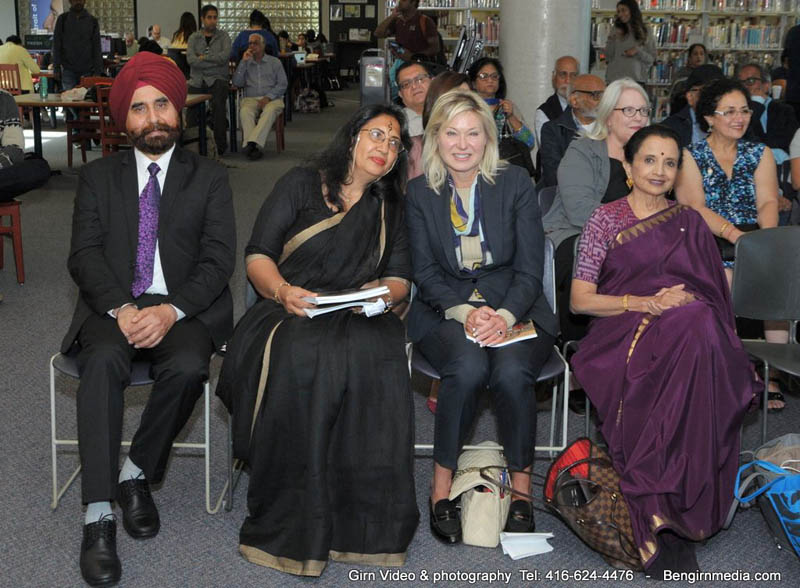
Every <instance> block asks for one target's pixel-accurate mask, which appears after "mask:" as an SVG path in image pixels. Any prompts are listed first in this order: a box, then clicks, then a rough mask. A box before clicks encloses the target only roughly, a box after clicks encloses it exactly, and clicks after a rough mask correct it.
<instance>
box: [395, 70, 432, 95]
mask: <svg viewBox="0 0 800 588" xmlns="http://www.w3.org/2000/svg"><path fill="white" fill-rule="evenodd" d="M430 81H431V76H429V75H428V74H425V75H421V76H417V77H415V78H411V79H410V80H406V81H404V82H400V83H399V84H397V87H398V88H400V89H401V90H403V91H405V90H408V89H409V88H410V87H411V86H419V85H420V84H427V83H428V82H430Z"/></svg>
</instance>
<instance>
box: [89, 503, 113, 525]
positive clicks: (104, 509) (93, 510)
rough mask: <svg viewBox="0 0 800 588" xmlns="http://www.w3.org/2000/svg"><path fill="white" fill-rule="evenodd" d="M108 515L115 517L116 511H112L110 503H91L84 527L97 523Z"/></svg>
mask: <svg viewBox="0 0 800 588" xmlns="http://www.w3.org/2000/svg"><path fill="white" fill-rule="evenodd" d="M106 515H111V516H112V517H113V516H114V511H112V510H111V503H110V502H90V503H89V504H87V505H86V518H85V519H84V522H83V524H84V525H90V524H92V523H96V522H97V521H99V520H100V519H102V518H103V517H104V516H106Z"/></svg>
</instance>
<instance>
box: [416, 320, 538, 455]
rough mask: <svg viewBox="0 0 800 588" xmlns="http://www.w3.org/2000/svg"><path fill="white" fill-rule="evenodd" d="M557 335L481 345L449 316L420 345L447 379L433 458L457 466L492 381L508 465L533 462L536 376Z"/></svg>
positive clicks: (441, 390)
mask: <svg viewBox="0 0 800 588" xmlns="http://www.w3.org/2000/svg"><path fill="white" fill-rule="evenodd" d="M553 342H554V338H553V337H552V336H551V335H548V334H547V333H545V332H543V331H541V330H540V331H539V336H538V337H537V338H535V339H529V340H527V341H522V342H520V343H514V344H513V345H508V346H506V347H500V348H497V349H492V348H488V347H480V346H479V345H478V344H477V343H473V342H472V341H470V340H468V339H467V338H466V337H465V336H464V325H462V324H461V323H459V322H458V321H455V320H445V321H442V322H441V323H439V325H438V326H437V327H435V328H434V329H432V330H431V331H430V332H429V333H428V334H427V335H426V336H425V337H424V338H423V339H422V340H421V341H420V342H419V343H418V344H417V345H418V348H419V351H420V352H422V355H424V356H425V358H426V359H427V360H428V361H429V362H430V364H431V365H432V366H433V367H434V368H436V371H438V372H439V374H440V375H441V377H442V384H441V387H440V388H439V402H438V404H437V406H436V421H435V424H434V433H433V443H434V449H433V459H434V461H435V462H436V463H438V464H439V465H441V466H444V467H446V468H450V469H453V470H454V469H456V466H457V463H458V454H459V452H460V450H461V447H462V446H463V445H464V442H465V441H466V439H467V435H469V433H470V430H471V429H472V423H473V421H474V420H475V414H476V412H477V406H478V394H480V392H481V390H483V389H484V388H485V387H486V386H487V385H488V386H489V389H490V390H491V394H492V400H493V404H494V408H495V412H496V413H497V424H498V430H499V432H500V442H501V443H502V444H503V448H504V450H505V455H506V459H507V460H508V465H509V466H510V467H512V468H515V469H522V468H525V467H528V466H529V465H531V463H533V454H534V451H533V448H534V445H535V444H536V395H535V392H534V389H533V386H534V384H535V383H536V378H537V377H538V375H539V372H540V371H541V370H542V366H543V365H544V363H545V362H546V361H547V358H548V357H549V356H550V353H551V352H552V350H553Z"/></svg>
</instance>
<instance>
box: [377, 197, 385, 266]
mask: <svg viewBox="0 0 800 588" xmlns="http://www.w3.org/2000/svg"><path fill="white" fill-rule="evenodd" d="M378 246H379V247H380V249H379V250H378V265H380V263H381V260H382V259H383V252H384V250H385V249H386V201H382V202H381V232H380V236H379V237H378Z"/></svg>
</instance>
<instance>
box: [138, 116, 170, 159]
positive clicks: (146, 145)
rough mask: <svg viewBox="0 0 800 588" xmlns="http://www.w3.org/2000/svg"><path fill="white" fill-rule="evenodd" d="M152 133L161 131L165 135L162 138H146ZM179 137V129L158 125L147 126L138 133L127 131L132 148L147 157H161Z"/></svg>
mask: <svg viewBox="0 0 800 588" xmlns="http://www.w3.org/2000/svg"><path fill="white" fill-rule="evenodd" d="M153 131H162V132H164V133H166V135H164V136H163V137H149V138H148V136H147V135H148V134H149V133H152V132H153ZM180 136H181V130H180V127H177V126H175V127H171V126H169V125H163V124H160V123H156V124H154V125H149V126H147V127H145V128H143V129H142V130H141V132H139V133H132V132H130V131H128V138H129V139H130V141H131V143H133V146H134V147H136V148H137V149H138V150H139V151H141V152H142V153H147V154H148V155H161V154H162V153H166V152H167V151H169V150H170V149H172V146H173V145H175V143H176V142H177V141H178V138H179V137H180Z"/></svg>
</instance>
